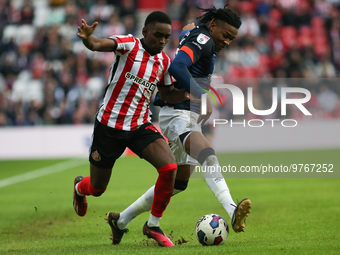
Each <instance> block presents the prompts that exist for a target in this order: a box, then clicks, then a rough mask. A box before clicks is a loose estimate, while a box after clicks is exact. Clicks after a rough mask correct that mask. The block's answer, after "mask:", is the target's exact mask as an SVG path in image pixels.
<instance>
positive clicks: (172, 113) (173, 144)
mask: <svg viewBox="0 0 340 255" xmlns="http://www.w3.org/2000/svg"><path fill="white" fill-rule="evenodd" d="M198 116H199V115H198V114H197V113H194V112H191V111H187V110H180V109H174V108H173V107H171V106H164V107H162V108H161V110H160V111H159V126H160V128H161V131H162V133H163V135H164V136H165V137H166V138H167V139H168V141H169V146H170V149H171V151H172V153H173V154H174V156H175V159H176V163H177V165H194V166H196V165H197V163H198V162H197V160H196V159H194V158H193V157H191V156H189V155H188V154H187V153H186V152H185V148H184V145H183V144H182V142H181V140H180V138H179V136H180V135H181V134H183V133H186V132H193V131H198V132H200V133H202V128H201V126H200V125H199V124H197V119H198Z"/></svg>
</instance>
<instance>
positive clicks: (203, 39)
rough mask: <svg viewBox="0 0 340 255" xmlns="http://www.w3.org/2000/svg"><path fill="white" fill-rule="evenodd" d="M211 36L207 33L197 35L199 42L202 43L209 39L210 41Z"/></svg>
mask: <svg viewBox="0 0 340 255" xmlns="http://www.w3.org/2000/svg"><path fill="white" fill-rule="evenodd" d="M209 39H210V37H209V36H206V35H205V34H202V33H201V34H199V36H197V42H198V43H200V44H206V43H207V41H209Z"/></svg>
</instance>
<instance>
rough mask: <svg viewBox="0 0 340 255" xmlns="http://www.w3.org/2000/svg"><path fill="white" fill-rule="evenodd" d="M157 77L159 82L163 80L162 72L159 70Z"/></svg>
mask: <svg viewBox="0 0 340 255" xmlns="http://www.w3.org/2000/svg"><path fill="white" fill-rule="evenodd" d="M156 76H157V78H158V80H160V79H161V78H162V71H161V70H159V69H158V70H157V71H156Z"/></svg>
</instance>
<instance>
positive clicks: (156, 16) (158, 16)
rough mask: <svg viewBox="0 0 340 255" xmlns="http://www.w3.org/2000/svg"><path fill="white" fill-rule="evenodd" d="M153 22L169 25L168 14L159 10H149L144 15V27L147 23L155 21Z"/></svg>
mask: <svg viewBox="0 0 340 255" xmlns="http://www.w3.org/2000/svg"><path fill="white" fill-rule="evenodd" d="M155 22H159V23H165V24H169V25H171V19H170V17H169V16H168V14H166V13H164V12H161V11H154V12H151V13H150V14H149V15H148V16H147V17H146V20H145V22H144V27H146V26H147V25H149V24H151V23H155Z"/></svg>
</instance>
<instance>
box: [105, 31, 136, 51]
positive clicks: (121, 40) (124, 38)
mask: <svg viewBox="0 0 340 255" xmlns="http://www.w3.org/2000/svg"><path fill="white" fill-rule="evenodd" d="M109 39H112V40H115V41H116V42H117V49H116V50H115V53H116V54H118V55H119V54H120V55H124V54H126V53H127V52H130V51H131V50H132V49H133V47H134V45H135V43H136V38H135V37H134V36H132V35H113V36H110V37H109Z"/></svg>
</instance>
